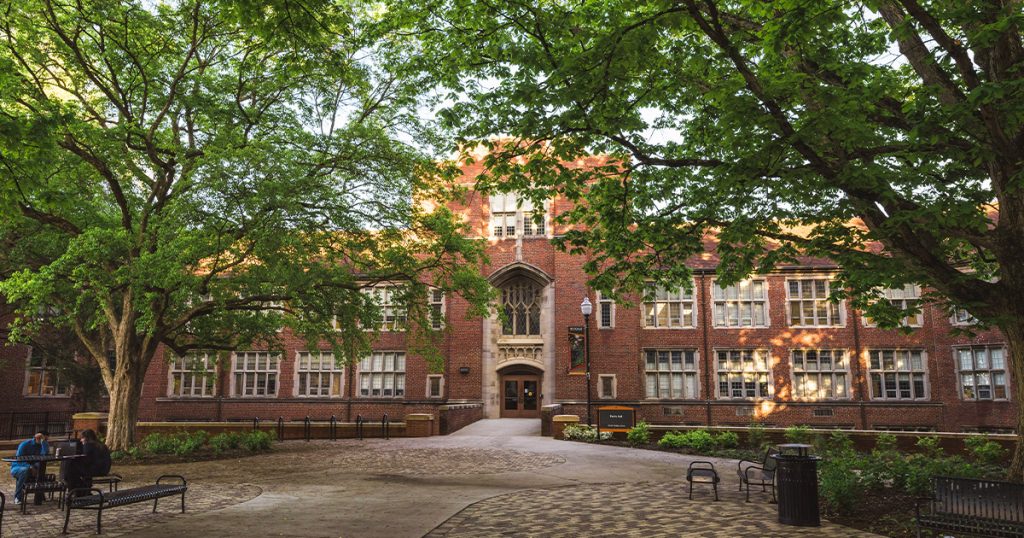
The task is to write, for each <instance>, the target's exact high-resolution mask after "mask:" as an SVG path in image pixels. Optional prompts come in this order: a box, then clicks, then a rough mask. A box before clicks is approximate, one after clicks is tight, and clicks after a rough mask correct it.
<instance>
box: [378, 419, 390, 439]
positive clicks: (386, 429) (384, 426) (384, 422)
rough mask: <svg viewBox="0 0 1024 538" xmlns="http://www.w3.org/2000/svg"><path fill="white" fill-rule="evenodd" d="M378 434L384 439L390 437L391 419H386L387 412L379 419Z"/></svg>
mask: <svg viewBox="0 0 1024 538" xmlns="http://www.w3.org/2000/svg"><path fill="white" fill-rule="evenodd" d="M380 436H381V437H383V438H385V439H389V440H390V439H391V421H389V420H388V414H387V413H384V416H383V417H381V419H380Z"/></svg>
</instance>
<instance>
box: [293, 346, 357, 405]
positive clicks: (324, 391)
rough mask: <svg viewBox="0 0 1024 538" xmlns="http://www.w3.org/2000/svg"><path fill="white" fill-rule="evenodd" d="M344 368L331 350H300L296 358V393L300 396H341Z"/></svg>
mask: <svg viewBox="0 0 1024 538" xmlns="http://www.w3.org/2000/svg"><path fill="white" fill-rule="evenodd" d="M344 370H345V369H344V368H342V367H341V366H338V364H337V363H336V362H335V360H334V353H331V352H329V351H299V352H298V353H297V356H296V360H295V372H296V382H297V383H298V386H297V387H296V388H295V395H296V396H300V397H317V396H319V397H338V396H341V384H342V378H343V377H342V373H343V372H344Z"/></svg>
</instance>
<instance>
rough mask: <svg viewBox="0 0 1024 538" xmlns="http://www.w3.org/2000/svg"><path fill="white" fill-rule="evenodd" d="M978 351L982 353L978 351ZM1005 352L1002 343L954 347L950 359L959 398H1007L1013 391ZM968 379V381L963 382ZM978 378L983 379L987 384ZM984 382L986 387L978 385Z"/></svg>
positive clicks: (969, 400)
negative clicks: (954, 370) (955, 376)
mask: <svg viewBox="0 0 1024 538" xmlns="http://www.w3.org/2000/svg"><path fill="white" fill-rule="evenodd" d="M979 351H981V352H983V353H981V354H979V353H978V352H979ZM993 351H999V353H998V354H995V353H993ZM965 352H966V354H967V355H966V356H965V355H964V353H965ZM1008 354H1009V350H1008V349H1007V348H1006V346H1005V345H1004V344H990V345H971V346H956V347H954V348H953V362H954V364H955V366H956V371H957V380H956V384H957V392H958V393H959V396H960V399H961V400H962V401H966V402H982V401H997V402H1005V401H1009V400H1011V399H1012V392H1013V391H1012V390H1011V382H1012V379H1011V377H1010V369H1009V367H1008V365H1007V362H1008ZM965 359H966V361H965ZM982 361H984V362H982ZM968 379H969V380H970V381H971V383H967V382H966V381H967V380H968ZM982 381H987V384H986V383H983V382H982ZM985 386H987V387H988V388H987V389H982V388H981V387H985Z"/></svg>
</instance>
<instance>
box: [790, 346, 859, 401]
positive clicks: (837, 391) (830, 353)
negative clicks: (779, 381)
mask: <svg viewBox="0 0 1024 538" xmlns="http://www.w3.org/2000/svg"><path fill="white" fill-rule="evenodd" d="M792 366H793V396H794V397H795V398H803V399H808V400H833V399H845V398H849V397H850V385H849V383H850V380H849V373H848V372H847V370H846V352H845V351H843V350H841V349H796V350H793V353H792Z"/></svg>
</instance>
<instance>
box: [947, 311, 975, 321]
mask: <svg viewBox="0 0 1024 538" xmlns="http://www.w3.org/2000/svg"><path fill="white" fill-rule="evenodd" d="M949 322H950V323H952V324H953V325H974V324H975V323H978V320H977V319H976V318H975V317H974V316H972V315H971V313H970V312H968V311H967V309H966V308H954V309H953V315H952V316H950V318H949Z"/></svg>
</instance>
